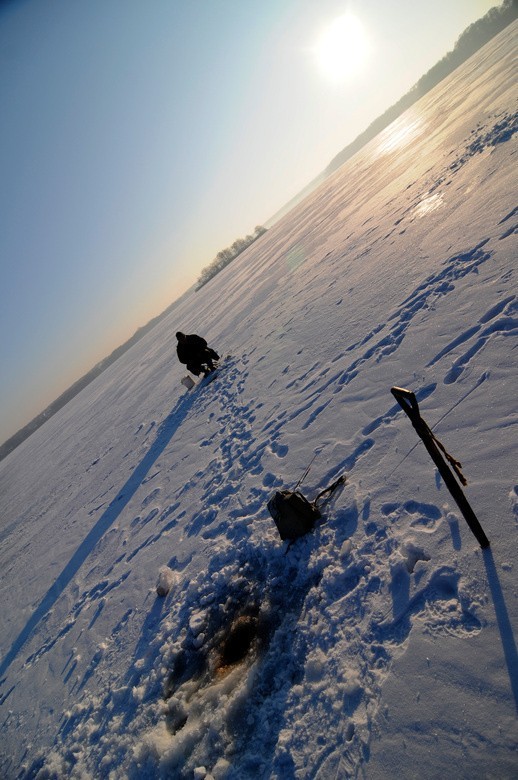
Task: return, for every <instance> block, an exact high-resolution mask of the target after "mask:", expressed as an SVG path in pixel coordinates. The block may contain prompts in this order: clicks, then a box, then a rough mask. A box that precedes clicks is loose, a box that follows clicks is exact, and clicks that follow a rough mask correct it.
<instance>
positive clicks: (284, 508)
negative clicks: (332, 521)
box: [267, 490, 322, 541]
mask: <svg viewBox="0 0 518 780" xmlns="http://www.w3.org/2000/svg"><path fill="white" fill-rule="evenodd" d="M267 507H268V510H269V512H270V514H271V516H272V517H273V519H274V521H275V525H276V526H277V530H278V531H279V534H280V536H281V539H282V540H283V541H284V540H285V539H298V537H299V536H304V534H307V533H308V531H311V530H312V528H313V526H314V525H315V522H316V521H317V520H318V519H319V518H320V517H321V516H322V515H321V514H320V512H319V510H318V509H317V507H316V506H314V504H311V503H310V502H309V501H308V500H307V498H305V497H304V496H303V495H302V493H299V492H298V491H295V492H293V491H291V490H278V491H277V492H276V493H274V495H273V496H272V497H271V498H270V500H269V501H268V504H267Z"/></svg>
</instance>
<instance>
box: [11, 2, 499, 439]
mask: <svg viewBox="0 0 518 780" xmlns="http://www.w3.org/2000/svg"><path fill="white" fill-rule="evenodd" d="M492 5H495V3H492V2H486V0H435V2H434V3H429V2H424V0H423V1H422V2H421V0H394V2H391V3H387V2H386V0H363V2H361V1H360V0H357V2H343V1H342V2H338V0H319V2H318V3H316V2H314V0H262V2H261V3H257V2H255V0H254V1H252V0H188V1H187V0H181V1H180V0H152V2H145V0H83V1H82V2H79V0H11V2H3V3H1V4H0V100H1V105H2V111H1V112H0V170H1V178H2V187H1V188H0V281H1V284H0V296H1V298H0V327H1V333H2V337H1V341H0V363H1V366H2V372H1V380H0V408H1V410H2V413H1V417H0V442H1V441H3V440H5V439H6V438H7V437H8V436H10V435H11V434H12V433H14V432H15V431H16V430H18V428H20V427H21V426H22V425H24V424H25V423H26V422H28V421H29V419H31V418H32V417H33V416H34V415H36V414H37V413H38V412H40V411H41V410H42V409H43V408H44V407H45V406H46V405H47V404H48V403H50V402H51V401H52V400H54V398H56V397H57V395H59V393H60V392H62V391H63V390H64V389H65V388H66V387H68V386H69V385H70V384H71V383H72V382H73V381H74V380H75V379H77V378H78V377H79V376H81V375H82V374H83V373H85V371H87V370H88V369H89V368H91V367H92V366H93V365H94V364H95V363H96V362H97V361H98V360H100V359H101V358H103V357H105V356H106V355H107V354H108V353H109V352H110V351H111V350H112V349H114V348H115V347H116V346H118V345H119V344H120V343H122V342H123V341H124V340H126V339H127V338H129V336H131V335H132V334H133V333H134V331H135V330H136V329H137V328H138V327H139V326H141V325H143V324H145V323H146V322H147V321H148V320H149V319H150V318H151V317H153V316H155V315H156V314H158V313H159V312H161V311H162V310H163V309H164V308H165V307H166V306H168V305H169V304H170V303H171V302H172V301H173V300H175V299H176V298H177V297H178V296H179V295H180V294H181V293H182V292H183V291H185V289H187V288H188V287H189V286H190V285H191V284H193V283H194V282H195V280H196V278H197V276H198V274H199V272H200V270H201V268H202V267H204V266H206V265H208V264H209V263H210V262H211V260H212V259H213V257H214V256H215V254H216V253H217V252H218V251H219V250H220V249H222V248H224V247H226V246H228V245H229V244H231V243H232V242H233V241H234V239H235V238H237V237H240V236H244V235H246V234H247V233H249V232H251V231H252V230H253V229H254V227H255V226H256V225H258V224H262V223H264V222H266V221H267V220H268V218H269V217H271V216H272V215H273V214H274V213H275V212H276V211H277V210H278V209H279V208H281V207H282V206H283V205H284V204H285V203H286V202H287V201H288V200H290V198H292V197H293V196H294V195H295V194H296V193H297V192H298V191H299V190H301V189H302V188H303V187H304V186H305V185H306V184H307V183H308V182H309V181H310V180H311V179H312V178H314V177H315V176H316V175H317V174H318V173H319V172H320V171H322V170H323V169H324V168H325V167H326V165H327V164H328V163H329V162H330V160H331V158H332V157H333V156H334V155H335V154H336V153H337V152H338V151H340V150H341V149H342V148H343V147H344V146H345V145H346V144H347V143H349V142H350V141H352V140H353V139H354V138H355V137H356V136H357V135H358V133H360V132H361V131H362V130H364V129H365V128H366V127H367V125H368V124H369V123H370V122H371V121H372V120H373V119H375V118H376V116H378V115H379V114H380V113H382V112H383V111H384V110H385V109H386V108H387V107H388V106H389V105H391V104H392V103H394V102H395V101H396V100H397V99H398V98H399V97H400V96H401V95H402V94H403V93H404V92H405V91H407V90H408V89H409V88H410V87H411V86H412V85H413V84H414V83H415V82H416V81H417V79H418V78H419V77H420V76H421V75H422V74H423V73H424V72H425V71H426V70H428V68H429V67H431V65H433V64H434V63H435V62H436V61H437V60H438V59H440V57H441V56H443V55H444V54H445V53H446V52H447V51H448V50H451V48H452V47H453V44H454V42H455V40H456V39H457V38H458V36H459V35H460V33H461V32H462V30H463V29H465V27H466V26H467V25H468V24H470V23H471V22H473V21H475V20H476V19H477V18H479V17H480V16H482V15H483V14H484V13H486V11H487V10H488V9H489V8H490V7H491V6H492ZM347 11H349V12H352V13H354V14H355V16H356V17H357V19H358V20H359V21H360V22H361V24H362V26H363V30H364V32H365V38H366V41H367V43H368V53H367V54H366V57H365V60H364V61H363V63H362V66H361V67H352V65H351V67H350V68H349V71H350V72H348V73H346V74H345V75H343V78H341V79H339V78H330V76H329V74H327V75H326V74H325V73H323V71H322V70H321V69H320V68H319V67H318V64H317V62H316V57H315V53H314V47H315V43H316V41H317V40H318V38H319V35H320V34H321V33H322V31H323V30H324V29H325V28H326V25H328V24H329V23H330V22H332V21H333V20H334V19H335V18H337V17H340V16H342V15H343V14H344V13H345V12H347ZM180 325H181V323H179V326H180ZM171 359H172V360H174V359H175V356H174V355H171Z"/></svg>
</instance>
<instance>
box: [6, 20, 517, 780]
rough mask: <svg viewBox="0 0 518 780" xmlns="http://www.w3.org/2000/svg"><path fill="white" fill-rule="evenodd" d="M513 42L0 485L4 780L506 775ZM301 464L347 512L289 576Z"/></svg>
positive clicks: (512, 583) (491, 52)
mask: <svg viewBox="0 0 518 780" xmlns="http://www.w3.org/2000/svg"><path fill="white" fill-rule="evenodd" d="M517 30H518V26H517V25H516V24H515V25H513V27H511V28H508V29H507V30H506V31H504V32H503V33H502V34H501V35H500V36H499V37H498V38H496V39H495V40H494V41H493V42H491V43H490V44H488V45H487V46H486V47H485V48H484V49H482V50H481V51H480V52H478V53H477V54H476V55H475V56H474V57H473V58H472V59H470V60H469V61H468V62H467V63H465V64H464V65H463V66H462V67H461V68H460V69H458V70H457V71H456V72H455V73H454V74H452V75H451V76H450V77H449V78H448V79H447V80H446V81H444V82H443V83H442V84H441V85H440V86H439V87H438V88H436V89H435V90H434V91H433V92H431V93H429V94H428V95H427V96H426V97H425V98H423V99H422V100H421V101H420V102H419V103H418V104H417V105H416V106H414V107H413V108H412V109H411V110H410V111H409V112H407V114H405V115H404V116H403V117H402V118H401V119H399V120H398V122H396V123H395V124H394V125H393V126H392V127H391V128H389V129H388V130H387V131H385V132H384V133H383V134H381V135H380V136H379V137H378V138H377V139H375V140H374V141H372V142H371V143H370V144H369V145H368V146H367V147H365V149H364V150H362V152H361V153H359V154H357V155H356V156H355V157H354V158H353V159H352V160H350V161H349V162H348V163H346V165H344V166H343V167H342V168H341V169H340V170H339V171H337V172H336V173H335V174H334V175H333V176H332V177H331V178H330V179H328V180H326V182H325V183H324V184H323V185H322V186H321V187H320V188H319V189H318V190H317V191H316V192H315V193H313V194H312V195H311V196H310V197H309V198H308V199H306V200H305V201H304V202H303V203H301V204H300V205H299V206H298V207H296V208H295V209H294V210H293V211H291V212H290V213H289V214H288V215H287V216H286V217H284V218H283V219H282V220H281V221H280V222H279V223H277V224H276V225H275V226H274V227H272V228H271V229H270V230H269V232H268V233H267V234H266V235H265V236H263V237H262V238H261V239H260V240H258V241H257V242H256V243H255V244H254V245H253V246H252V247H250V248H249V249H248V250H247V251H246V252H245V253H244V254H243V255H241V256H240V257H239V258H238V259H237V260H236V261H235V262H234V263H233V264H232V265H231V266H229V267H228V268H227V269H226V270H225V271H223V272H222V273H221V274H220V275H218V276H217V277H216V278H215V279H213V280H212V282H210V283H209V284H208V285H206V286H205V287H204V288H203V289H202V290H201V291H200V292H199V293H197V294H194V293H193V294H192V295H191V296H188V297H187V299H186V300H184V301H182V302H180V303H179V304H178V306H177V307H176V308H175V310H174V311H173V312H172V313H171V314H170V315H169V317H168V318H167V319H166V320H165V321H163V322H162V323H160V324H159V325H158V326H157V327H156V328H155V329H154V330H153V331H152V332H150V333H149V334H148V335H147V336H146V337H145V338H144V339H143V340H142V341H141V342H140V343H139V344H137V345H136V346H135V347H134V348H132V349H131V351H129V352H128V353H127V354H126V355H124V356H123V357H121V358H120V359H119V360H118V361H117V362H116V363H115V364H114V365H113V366H112V367H111V368H110V369H108V370H107V371H106V372H105V373H104V374H103V375H102V376H101V377H99V378H98V379H96V380H95V381H94V382H93V383H92V384H91V385H90V386H89V387H88V388H86V389H85V390H84V391H83V392H82V393H81V394H80V395H79V396H77V397H76V398H75V399H74V400H73V401H72V402H70V403H69V404H68V405H67V406H66V407H65V408H64V409H62V410H61V411H60V412H59V413H58V414H56V415H55V416H54V417H53V418H52V419H51V420H49V421H48V422H47V423H46V424H45V425H44V426H43V427H42V428H41V429H40V430H38V431H37V432H36V433H34V434H33V435H32V436H31V437H30V439H28V440H27V441H26V442H25V443H24V444H22V445H21V446H20V447H19V448H18V449H17V450H15V451H14V452H13V453H12V454H11V455H10V456H9V457H8V458H7V459H6V460H4V461H3V462H2V463H1V464H0V486H1V532H0V533H1V542H2V544H1V554H0V572H1V575H0V576H1V598H2V611H1V649H2V656H1V661H0V725H1V750H0V755H1V773H2V774H1V776H2V777H3V778H7V779H8V780H10V778H33V777H37V778H111V779H112V780H115V779H116V778H159V777H164V778H165V777H168V778H211V777H212V778H215V779H216V780H217V779H218V778H282V779H283V780H284V779H285V778H288V779H289V778H320V779H322V778H324V779H327V778H333V779H334V778H345V777H365V778H369V779H371V778H372V779H373V780H381V779H383V778H394V777H398V778H414V777H420V778H422V777H425V778H442V777H450V776H452V774H454V775H455V776H456V777H458V778H486V777H491V778H499V779H500V778H511V777H516V776H517V775H518V758H517V752H516V747H517V736H518V730H517V720H516V715H517V704H518V661H517V651H516V641H515V635H514V633H513V626H516V618H517V604H516V570H517V564H518V561H517V544H516V533H517V526H518V475H517V473H516V463H517V460H518V459H517V447H516V423H517V402H516V398H517V393H516V387H517V384H516V373H515V365H516V356H517V354H518V353H517V352H516V348H517V344H518V342H517V339H516V336H517V332H518V319H517V288H516V275H517V267H516V259H517V253H516V238H515V236H516V232H517V231H518V208H517V207H516V148H517V147H516V136H515V135H513V134H514V131H515V130H516V97H517V95H516V87H515V78H514V75H515V74H514V71H513V50H514V48H515V45H516V33H517ZM178 329H181V330H183V331H185V332H198V333H201V334H202V335H204V336H206V337H207V339H208V340H209V343H210V344H211V345H213V346H214V347H215V348H216V349H217V350H218V351H219V352H221V353H222V354H227V353H228V354H229V355H231V357H229V358H228V359H227V360H226V361H225V364H224V366H223V368H222V370H221V373H220V375H219V376H218V377H217V378H216V379H215V380H214V382H212V383H211V385H210V386H207V387H197V388H194V389H193V390H191V391H186V390H185V388H184V387H183V386H182V385H181V384H180V380H181V377H182V376H183V375H184V373H185V371H184V368H183V367H182V366H180V365H179V364H178V363H177V361H176V357H175V343H176V341H175V332H176V331H177V330H178ZM392 385H400V386H404V387H408V388H410V389H412V390H414V391H415V392H416V393H417V396H418V399H419V402H420V407H421V411H422V414H423V417H424V418H425V420H426V421H427V422H428V423H429V424H430V425H431V426H433V427H434V431H435V433H436V435H437V436H438V437H439V438H440V439H441V440H442V442H443V443H444V445H445V446H446V447H447V448H448V450H449V451H450V452H451V453H452V454H453V455H454V456H455V457H457V458H459V459H460V460H461V461H462V464H463V469H464V473H465V474H466V476H467V478H468V480H469V485H468V487H467V488H466V495H467V497H468V500H469V501H470V503H471V505H472V506H473V508H474V510H475V512H476V514H477V516H478V517H479V519H480V522H481V524H482V526H483V528H484V530H485V532H486V533H487V535H488V537H489V539H490V541H491V548H490V549H489V550H488V551H485V552H484V551H482V550H481V548H480V547H479V545H478V543H477V541H476V539H475V538H474V536H473V535H472V534H471V532H470V531H469V528H468V527H467V525H466V522H465V520H464V518H463V517H462V515H461V513H460V511H459V510H458V508H457V506H456V504H455V502H454V501H453V499H452V498H451V496H450V494H449V492H448V490H447V489H446V488H445V486H444V484H443V483H442V481H441V479H440V477H439V476H438V473H437V472H436V470H435V467H434V466H433V463H432V461H431V460H430V458H429V456H428V454H427V453H426V450H425V448H424V446H423V445H422V443H421V442H420V441H419V440H418V438H417V436H416V433H415V431H414V430H413V428H412V426H411V424H410V421H409V420H408V419H407V417H406V416H405V414H404V413H403V412H402V411H401V410H400V408H399V406H398V405H397V404H396V403H395V402H394V399H393V398H392V396H391V394H390V387H391V386H392ZM315 453H317V457H316V458H315V460H314V462H313V463H312V466H311V469H310V471H309V474H308V476H307V478H306V480H305V482H304V483H303V485H302V490H303V492H304V493H305V495H307V496H308V497H309V498H312V497H314V496H315V495H316V493H317V492H318V490H319V489H321V488H323V487H325V486H326V485H327V484H328V483H329V482H330V481H331V480H333V479H335V478H336V477H337V476H339V475H340V474H341V473H343V472H344V471H345V472H347V483H346V484H345V486H343V488H341V489H340V490H339V491H338V492H337V493H335V494H334V496H333V498H332V500H331V501H330V503H329V504H328V505H327V508H326V511H325V514H324V517H323V519H322V521H320V522H319V524H318V526H317V527H316V528H315V530H314V532H313V533H311V534H309V535H308V536H306V537H304V538H302V539H300V540H299V541H297V542H296V543H295V544H293V545H292V546H291V547H290V548H289V549H288V545H287V543H283V542H281V540H280V538H279V536H278V534H277V531H276V528H275V525H274V523H273V520H272V518H271V517H270V516H269V514H268V512H267V509H266V503H267V501H268V499H269V498H270V496H271V495H272V493H273V492H274V491H275V490H276V489H278V488H292V487H293V486H294V485H295V484H296V482H297V480H298V479H299V478H300V476H301V475H302V473H303V472H304V470H305V468H306V467H307V465H308V463H309V462H310V461H311V459H312V458H313V456H314V455H315ZM163 567H167V569H168V570H169V571H167V570H166V569H165V568H163ZM160 577H162V578H165V579H166V583H167V587H168V588H169V592H168V594H167V595H166V596H163V597H160V596H158V595H157V592H156V586H157V580H158V579H159V578H160Z"/></svg>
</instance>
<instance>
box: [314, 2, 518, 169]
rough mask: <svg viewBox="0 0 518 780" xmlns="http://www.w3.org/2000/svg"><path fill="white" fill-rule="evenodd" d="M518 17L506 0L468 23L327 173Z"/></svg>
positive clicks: (516, 6) (516, 9) (514, 4)
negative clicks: (452, 43)
mask: <svg viewBox="0 0 518 780" xmlns="http://www.w3.org/2000/svg"><path fill="white" fill-rule="evenodd" d="M517 18H518V0H504V2H503V3H502V5H501V6H498V7H495V8H491V9H490V10H489V11H488V12H487V14H485V16H482V17H481V18H480V19H478V20H477V21H476V22H473V24H470V25H469V27H466V29H465V30H464V32H463V33H462V34H461V35H460V37H459V38H458V40H457V42H456V43H455V46H454V47H453V50H452V51H450V52H448V54H446V55H445V56H444V57H443V58H442V59H441V60H439V62H437V63H436V64H435V65H434V66H433V67H432V68H430V70H429V71H428V72H427V73H425V74H424V76H422V77H421V78H420V79H419V81H418V82H417V84H414V86H413V87H412V89H411V90H410V91H409V92H407V93H406V94H405V95H403V97H402V98H400V100H398V102H397V103H395V104H394V105H393V106H391V107H390V108H389V109H387V111H385V113H384V114H382V115H381V116H379V117H378V118H377V119H375V120H374V122H372V124H370V125H369V127H368V128H367V129H366V130H365V131H364V132H363V133H361V134H360V135H359V136H358V137H357V138H356V139H355V140H354V141H353V142H352V143H350V144H349V145H348V146H346V147H345V149H342V151H341V152H339V153H338V154H337V155H336V157H334V158H333V159H332V160H331V162H330V163H329V165H328V166H327V168H326V175H329V174H331V173H332V172H333V171H335V170H336V169H337V168H339V167H340V166H341V165H343V164H344V162H346V160H348V159H349V158H350V157H352V156H353V154H356V152H357V151H359V150H360V149H361V148H362V147H363V146H365V144H366V143H368V142H369V141H371V140H372V139H373V138H375V137H376V136H377V135H378V133H380V132H381V131H382V130H384V129H385V128H386V127H388V125H390V124H391V123H392V122H393V121H394V120H395V119H397V118H398V117H399V116H400V115H401V114H402V113H403V112H404V111H406V110H407V108H410V106H412V105H413V104H414V103H416V102H417V101H418V100H419V98H421V97H423V95H425V94H426V93H427V92H429V91H430V90H431V89H432V88H433V87H435V86H436V85H437V84H439V82H440V81H442V80H443V79H444V78H445V77H446V76H448V75H449V74H450V73H452V71H454V70H455V68H458V67H459V65H462V63H463V62H465V61H466V60H467V59H468V58H469V57H471V55H472V54H474V53H475V52H476V51H477V50H478V49H480V48H481V47H482V46H483V45H484V44H486V43H487V42H488V41H490V40H491V38H493V37H494V36H495V35H497V34H498V33H499V32H501V31H502V30H503V29H504V28H505V27H507V25H508V24H511V22H514V20H515V19H517Z"/></svg>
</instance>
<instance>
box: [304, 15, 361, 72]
mask: <svg viewBox="0 0 518 780" xmlns="http://www.w3.org/2000/svg"><path fill="white" fill-rule="evenodd" d="M314 52H315V57H316V60H317V64H318V67H319V68H320V70H321V71H322V73H323V74H324V76H326V77H327V78H329V79H331V81H334V82H339V81H343V80H344V79H348V78H352V77H353V76H354V75H355V74H356V73H357V72H358V71H360V70H361V69H362V67H363V66H364V65H365V61H366V59H367V57H368V56H369V53H370V43H369V40H368V38H367V34H366V32H365V28H364V26H363V24H362V23H361V21H360V20H359V19H358V17H356V16H355V15H354V14H352V13H350V12H348V13H346V14H344V15H343V16H339V17H337V18H336V19H334V21H332V22H331V23H330V24H329V25H328V26H327V27H326V28H325V30H324V31H323V32H322V33H321V35H320V37H319V38H318V41H317V43H316V45H315V49H314Z"/></svg>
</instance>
